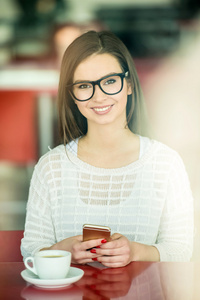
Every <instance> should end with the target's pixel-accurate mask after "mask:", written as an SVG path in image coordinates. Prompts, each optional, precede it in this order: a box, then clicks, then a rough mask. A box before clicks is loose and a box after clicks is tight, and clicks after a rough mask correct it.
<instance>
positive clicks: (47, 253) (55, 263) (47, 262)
mask: <svg viewBox="0 0 200 300" xmlns="http://www.w3.org/2000/svg"><path fill="white" fill-rule="evenodd" d="M30 262H31V263H32V265H33V266H32V267H31V266H30V265H29V263H30ZM24 264H25V266H26V268H27V269H29V270H30V271H31V272H33V273H34V274H36V275H38V277H39V278H40V279H62V278H65V277H66V276H67V273H68V272H69V268H70V264H71V252H68V251H63V250H44V251H39V252H37V253H35V255H34V257H32V256H29V257H27V258H26V259H25V261H24Z"/></svg>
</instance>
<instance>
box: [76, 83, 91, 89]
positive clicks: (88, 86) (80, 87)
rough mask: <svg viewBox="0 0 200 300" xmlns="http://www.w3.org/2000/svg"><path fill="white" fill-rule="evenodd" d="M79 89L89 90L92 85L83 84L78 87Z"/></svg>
mask: <svg viewBox="0 0 200 300" xmlns="http://www.w3.org/2000/svg"><path fill="white" fill-rule="evenodd" d="M78 88H79V89H88V88H90V85H89V84H87V83H82V84H80V85H79V86H78Z"/></svg>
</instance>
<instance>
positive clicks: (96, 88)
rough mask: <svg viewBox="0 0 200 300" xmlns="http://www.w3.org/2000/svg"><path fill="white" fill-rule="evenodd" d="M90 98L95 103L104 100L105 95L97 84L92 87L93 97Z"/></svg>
mask: <svg viewBox="0 0 200 300" xmlns="http://www.w3.org/2000/svg"><path fill="white" fill-rule="evenodd" d="M92 98H93V100H95V101H102V100H105V99H106V94H105V93H104V92H103V91H102V90H101V88H100V87H99V86H98V84H96V85H95V86H94V95H93V97H92Z"/></svg>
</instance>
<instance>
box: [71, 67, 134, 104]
mask: <svg viewBox="0 0 200 300" xmlns="http://www.w3.org/2000/svg"><path fill="white" fill-rule="evenodd" d="M127 76H128V71H127V72H123V73H117V74H112V75H108V76H105V77H102V78H101V79H99V80H96V81H81V82H76V83H74V84H72V85H69V86H68V87H69V91H70V93H71V95H72V96H73V97H74V98H75V99H76V100H78V101H88V100H90V99H91V98H92V97H93V95H94V93H95V85H98V86H99V88H100V89H101V91H102V92H103V93H105V94H107V95H116V94H118V93H120V92H121V90H122V89H123V85H124V80H123V79H124V78H125V77H127Z"/></svg>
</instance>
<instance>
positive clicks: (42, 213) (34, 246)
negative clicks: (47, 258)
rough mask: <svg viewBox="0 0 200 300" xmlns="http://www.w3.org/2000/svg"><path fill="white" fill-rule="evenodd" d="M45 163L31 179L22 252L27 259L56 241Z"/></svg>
mask: <svg viewBox="0 0 200 300" xmlns="http://www.w3.org/2000/svg"><path fill="white" fill-rule="evenodd" d="M44 169H45V167H44V165H42V164H41V163H40V164H39V165H36V167H35V169H34V172H33V176H32V179H31V184H30V190H29V198H28V203H27V213H26V223H25V232H24V237H23V239H22V242H21V253H22V256H23V258H24V259H25V258H26V257H28V256H33V255H34V253H35V252H37V251H39V250H40V249H42V248H44V247H50V246H52V245H53V244H54V243H55V242H56V241H55V233H54V226H53V222H52V217H51V215H52V213H51V205H50V196H49V189H48V179H47V176H45V172H44Z"/></svg>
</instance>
